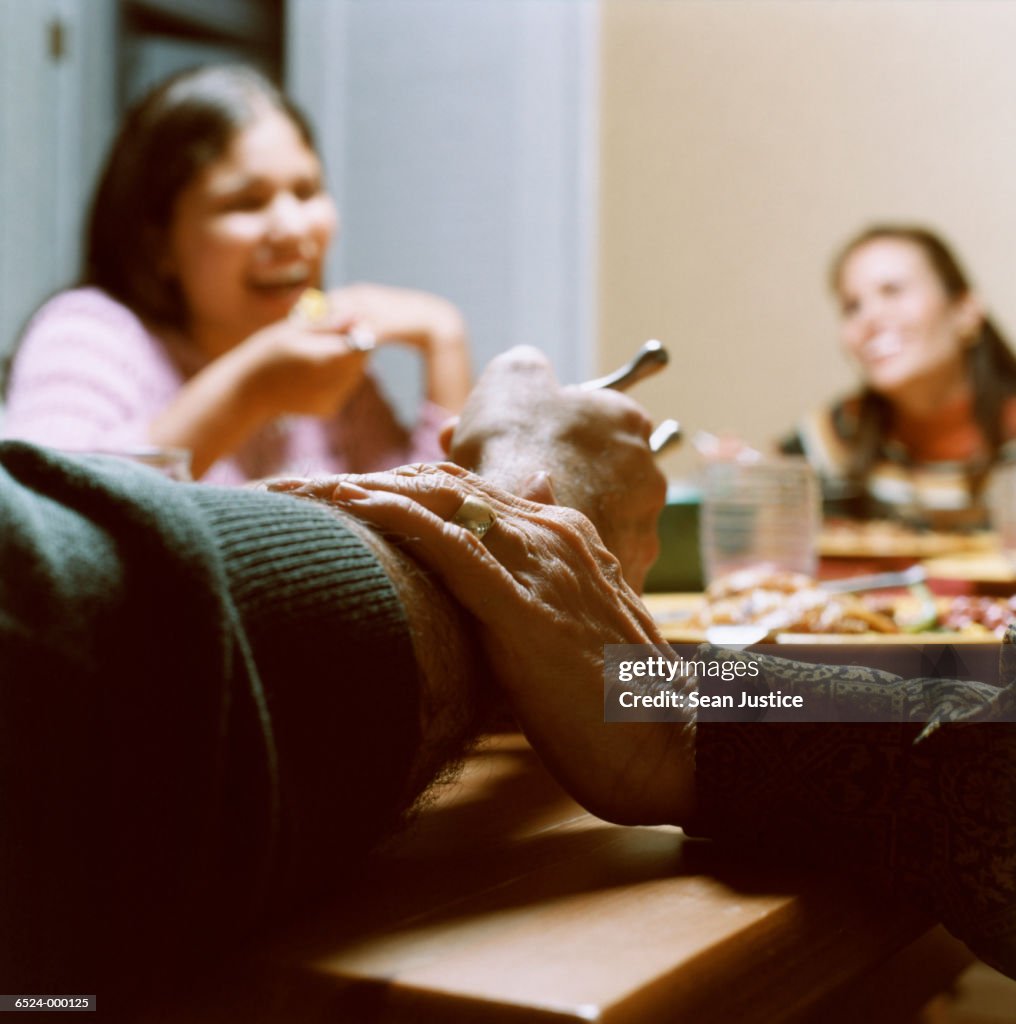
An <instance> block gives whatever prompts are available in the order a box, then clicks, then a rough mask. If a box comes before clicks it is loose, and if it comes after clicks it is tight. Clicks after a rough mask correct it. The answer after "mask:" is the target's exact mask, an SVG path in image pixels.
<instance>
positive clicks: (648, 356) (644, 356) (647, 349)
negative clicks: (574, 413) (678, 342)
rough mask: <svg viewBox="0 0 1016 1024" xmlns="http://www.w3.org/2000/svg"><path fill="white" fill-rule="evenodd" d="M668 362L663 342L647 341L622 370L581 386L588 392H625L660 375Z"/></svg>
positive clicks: (668, 357) (668, 358)
mask: <svg viewBox="0 0 1016 1024" xmlns="http://www.w3.org/2000/svg"><path fill="white" fill-rule="evenodd" d="M668 362H670V356H669V355H668V354H667V350H666V349H665V348H664V347H663V345H662V343H661V342H659V341H657V340H656V339H655V338H654V339H652V340H650V341H647V342H646V343H645V344H644V345H643V346H642V347H641V348H640V349H639V350H638V352H636V353H635V356H634V358H633V359H631V360H630V361H629V362H627V363H625V364H624V366H622V367H621V368H620V369H618V370H615V371H614V372H613V373H608V374H607V375H606V376H605V377H596V378H594V379H593V380H587V381H585V383H583V384H581V385H579V386H580V387H583V388H585V389H586V390H587V391H596V390H598V389H599V388H611V389H613V390H614V391H624V390H625V389H626V388H630V387H631V386H632V384H636V383H638V381H640V380H644V379H645V378H646V377H651V376H652V375H653V374H654V373H659V371H660V370H662V369H663V368H664V367H665V366H666V365H667V363H668Z"/></svg>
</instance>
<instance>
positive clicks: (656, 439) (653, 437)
mask: <svg viewBox="0 0 1016 1024" xmlns="http://www.w3.org/2000/svg"><path fill="white" fill-rule="evenodd" d="M680 441H681V424H680V423H678V422H677V420H662V421H661V422H660V424H659V426H657V428H656V429H655V430H654V431H653V432H652V433H651V434H650V435H649V450H650V451H651V452H652V453H653V454H654V455H659V454H660V453H661V452H663V451H666V449H667V448H669V447H670V446H671V445H675V444H678V443H680Z"/></svg>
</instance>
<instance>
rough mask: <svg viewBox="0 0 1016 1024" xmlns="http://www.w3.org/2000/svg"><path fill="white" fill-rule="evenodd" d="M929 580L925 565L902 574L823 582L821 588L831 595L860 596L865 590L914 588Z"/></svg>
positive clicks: (883, 573)
mask: <svg viewBox="0 0 1016 1024" xmlns="http://www.w3.org/2000/svg"><path fill="white" fill-rule="evenodd" d="M927 578H928V574H927V572H925V570H924V566H923V565H912V566H911V567H910V568H909V569H903V570H901V571H900V572H876V573H872V574H870V575H868V576H847V577H845V578H844V579H841V580H823V581H822V582H821V583H819V588H820V589H821V590H824V591H826V592H827V593H830V594H859V593H860V592H861V591H864V590H888V589H889V588H890V587H913V586H915V585H916V584H918V583H924V582H925V581H926V580H927Z"/></svg>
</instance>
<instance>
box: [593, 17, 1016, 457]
mask: <svg viewBox="0 0 1016 1024" xmlns="http://www.w3.org/2000/svg"><path fill="white" fill-rule="evenodd" d="M602 7H603V23H602V46H603V65H602V85H601V88H602V111H603V119H602V156H601V181H600V188H601V224H600V227H601V236H600V277H599V302H600V310H599V312H600V344H599V352H598V360H599V364H600V368H601V369H605V368H610V367H612V366H613V365H614V364H616V363H618V362H621V361H623V359H625V358H627V356H628V355H629V354H630V352H631V350H632V349H633V348H634V347H635V346H636V345H637V343H638V342H639V341H641V340H642V339H644V338H646V337H654V336H655V337H659V338H661V339H662V340H664V341H665V342H667V343H668V344H669V346H670V348H671V352H672V355H673V363H674V365H673V366H672V367H671V369H670V370H669V371H668V372H667V373H666V374H665V375H664V376H663V377H661V378H659V379H656V380H653V381H651V382H648V383H647V384H645V385H642V386H641V387H640V389H639V391H638V395H639V397H640V398H641V399H642V400H644V401H645V402H646V403H647V404H648V405H649V406H650V408H651V410H652V412H653V413H654V414H655V416H656V417H657V418H659V417H662V416H665V415H671V416H676V417H677V418H678V419H680V420H681V421H682V422H683V423H684V424H685V426H686V429H687V430H688V431H689V432H692V431H694V430H696V429H708V430H714V431H719V430H729V431H734V432H737V433H739V434H741V435H742V436H745V437H747V438H749V439H751V440H753V441H755V442H756V443H760V444H764V443H766V442H767V441H769V440H770V439H772V438H774V437H777V436H779V435H780V434H782V433H784V432H785V431H786V430H787V428H788V427H789V426H790V425H791V424H792V422H793V421H794V419H795V418H796V417H797V416H798V415H799V414H800V413H801V412H802V411H804V410H805V409H806V408H808V407H809V406H811V405H813V404H815V403H817V402H819V401H821V400H822V399H824V398H826V397H831V396H832V395H833V394H835V393H836V392H838V391H840V390H843V389H844V388H846V387H848V386H849V385H850V382H851V381H852V379H853V375H852V373H851V370H850V367H849V366H848V365H847V364H846V362H845V360H844V358H843V357H842V356H841V355H840V353H839V350H838V348H837V345H836V337H835V318H834V311H833V307H832V304H831V302H830V299H829V295H828V292H827V290H826V286H825V274H826V266H827V263H828V260H829V257H830V255H831V253H832V251H833V250H834V248H835V247H836V246H837V245H838V244H839V243H840V242H841V241H842V240H844V239H845V238H846V237H847V236H849V235H850V234H851V233H853V231H854V230H855V229H857V228H859V227H861V226H863V225H864V224H866V223H868V222H870V221H872V220H875V219H883V218H890V219H907V220H918V221H922V222H925V223H929V224H931V225H932V226H935V227H937V228H938V229H939V230H941V231H942V232H943V233H944V234H945V236H946V237H947V238H948V239H951V240H952V241H953V242H954V244H955V246H956V248H957V249H958V251H959V253H960V255H961V257H962V258H963V260H964V262H965V263H966V265H967V268H968V270H969V271H970V273H971V275H972V276H973V278H974V279H975V281H976V282H977V283H978V284H979V286H980V288H981V290H982V293H983V294H984V297H985V299H986V301H987V304H988V306H989V308H991V309H992V310H993V312H994V313H995V314H996V316H997V318H998V319H999V320H1000V322H1001V325H1002V326H1003V328H1004V329H1008V330H1012V331H1016V289H1014V287H1013V285H1014V270H1016V261H1014V255H1016V2H1001V0H987V2H983V0H955V2H948V3H946V2H937V0H936V2H932V0H909V2H902V0H895V2H891V0H890V2H883V0H876V2H859V0H773V2H768V0H671V2H668V0H658V2H646V0H604V2H603V5H602ZM666 468H667V470H668V471H669V472H670V474H671V475H672V476H676V475H682V474H684V473H686V472H687V471H689V470H690V469H691V468H692V460H691V459H690V457H689V456H688V455H687V454H682V455H678V456H676V457H672V458H669V459H668V460H667V462H666Z"/></svg>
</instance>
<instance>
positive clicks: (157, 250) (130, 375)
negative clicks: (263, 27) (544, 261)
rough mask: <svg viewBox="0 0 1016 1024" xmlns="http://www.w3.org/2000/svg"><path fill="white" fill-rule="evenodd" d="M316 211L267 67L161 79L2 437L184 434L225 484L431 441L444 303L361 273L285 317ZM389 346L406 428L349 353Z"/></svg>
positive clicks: (293, 131) (302, 134)
mask: <svg viewBox="0 0 1016 1024" xmlns="http://www.w3.org/2000/svg"><path fill="white" fill-rule="evenodd" d="M336 227H337V216H336V211H335V207H334V204H333V202H332V199H331V197H330V196H329V195H328V193H327V192H326V191H325V186H324V179H323V172H322V168H321V163H320V160H319V158H318V156H317V153H316V151H315V149H314V143H313V138H312V135H311V131H310V128H309V126H308V124H307V122H306V120H305V119H304V117H303V116H302V115H301V114H300V112H299V111H298V110H297V109H296V108H295V107H294V106H293V105H292V103H290V102H289V101H288V100H287V99H286V98H285V97H284V96H283V95H282V94H281V93H280V92H279V91H278V90H277V89H276V88H275V87H274V86H273V85H272V84H271V83H270V82H268V81H267V80H266V79H264V78H263V77H262V76H261V75H260V74H258V73H257V72H255V71H253V70H251V69H249V68H244V67H210V68H202V69H198V70H196V71H188V72H184V73H182V74H180V75H177V76H175V77H174V78H171V79H170V80H168V81H167V82H165V83H163V84H162V85H161V86H159V87H158V88H156V89H155V90H154V91H153V92H152V93H150V94H149V95H148V96H147V97H146V98H145V99H144V100H142V101H141V103H140V104H139V105H138V106H137V107H135V108H134V109H133V110H132V111H131V112H130V113H129V114H128V116H127V119H126V120H125V122H124V124H123V126H122V128H121V131H120V134H119V136H118V138H117V140H116V142H115V143H114V146H113V149H112V151H111V153H110V156H109V159H108V162H107V164H106V167H105V169H104V171H103V174H102V177H101V180H100V182H99V186H98V189H97V191H96V195H95V199H94V202H93V205H92V209H91V213H90V217H89V223H88V229H87V236H86V240H85V265H84V272H83V277H82V287H80V288H76V289H74V290H72V291H69V292H65V293H62V294H61V295H58V296H57V297H56V298H55V299H53V300H51V301H50V302H49V303H47V304H46V305H45V306H44V307H43V308H42V309H41V310H40V311H39V313H38V314H37V315H36V316H35V318H34V319H33V320H32V322H31V323H30V324H29V326H28V329H27V331H26V333H25V335H24V337H23V338H22V340H21V342H20V345H19V348H18V351H17V355H16V358H15V361H14V364H13V366H12V370H11V375H10V379H9V381H8V394H7V399H8V413H7V418H6V421H5V432H6V434H7V436H10V437H18V438H22V439H26V440H31V441H36V442H39V443H43V444H49V445H54V446H58V447H64V448H111V447H122V446H131V445H142V444H156V445H163V446H173V447H182V448H187V449H189V450H190V451H191V453H192V456H193V468H194V473H195V476H198V477H204V478H205V479H208V480H211V481H214V482H218V483H234V484H235V483H242V482H243V481H245V480H248V479H250V478H254V477H260V476H265V475H269V474H272V473H278V472H283V471H300V472H340V471H343V470H369V469H378V468H383V467H386V466H390V465H395V464H398V463H400V462H405V461H414V460H417V459H426V458H435V457H437V456H439V455H440V446H439V444H438V440H437V435H438V429H439V427H440V425H441V423H443V422H444V420H445V419H446V418H447V416H448V414H449V412H454V411H456V410H457V409H458V407H459V406H460V405H461V403H462V401H464V399H465V396H466V394H467V392H468V389H469V376H470V374H469V354H468V345H467V341H466V334H465V326H464V323H463V320H462V317H461V315H460V314H459V312H458V310H457V309H456V308H455V307H454V306H453V305H452V304H451V303H449V302H447V301H446V300H444V299H441V298H438V297H437V296H434V295H429V294H427V293H424V292H418V291H411V290H407V289H401V288H393V287H388V286H383V285H368V284H357V285H351V286H347V287H345V288H340V289H338V290H336V291H334V292H332V293H331V294H330V295H328V296H327V298H322V297H320V296H315V300H316V301H315V302H313V303H312V304H311V312H310V314H308V313H301V310H304V309H306V308H307V307H306V304H304V305H300V304H299V303H300V299H301V297H302V296H304V295H305V294H306V293H307V290H308V289H317V288H318V287H320V284H321V279H322V274H323V265H324V259H325V255H326V253H327V250H328V246H329V243H330V242H331V239H332V236H333V235H334V233H335V231H336ZM312 294H313V293H312ZM364 339H366V340H364ZM393 342H399V343H404V344H407V345H410V346H412V347H414V348H416V349H417V350H418V351H419V353H420V355H421V357H422V359H423V361H424V364H425V370H426V399H427V401H426V402H425V403H424V406H423V408H422V410H421V415H420V420H419V423H418V424H417V427H416V429H415V430H414V431H413V432H409V431H407V430H405V429H404V428H403V427H402V426H401V424H400V423H399V422H398V421H397V420H396V418H395V416H394V415H393V413H392V411H391V409H390V408H389V407H388V405H387V403H386V402H385V401H384V399H383V398H382V397H381V395H380V393H379V391H378V389H377V386H376V384H375V383H374V381H373V378H372V377H371V376H370V373H369V371H368V369H367V363H368V360H369V350H370V349H371V348H372V347H373V345H374V344H385V343H393Z"/></svg>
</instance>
